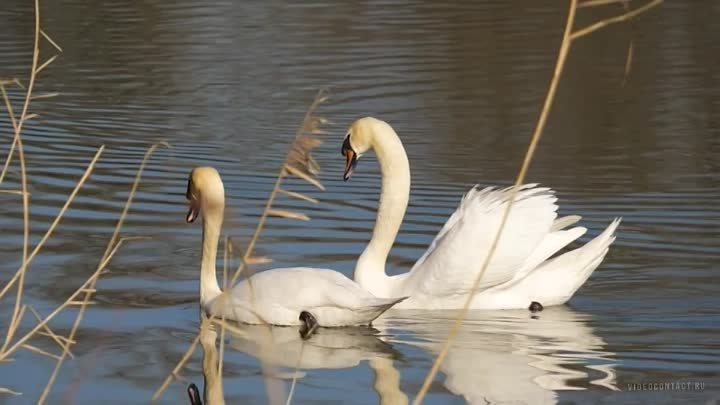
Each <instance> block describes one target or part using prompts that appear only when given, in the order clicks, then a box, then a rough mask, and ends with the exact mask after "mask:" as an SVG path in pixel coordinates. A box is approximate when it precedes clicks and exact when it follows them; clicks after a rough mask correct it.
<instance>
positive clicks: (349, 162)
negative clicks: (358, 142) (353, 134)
mask: <svg viewBox="0 0 720 405" xmlns="http://www.w3.org/2000/svg"><path fill="white" fill-rule="evenodd" d="M340 152H341V153H342V154H343V156H345V172H344V173H343V180H345V181H348V180H350V177H351V176H352V174H353V170H355V166H356V165H357V161H358V159H357V153H355V151H354V150H353V148H352V146H351V145H350V137H347V138H345V142H343V145H342V149H341V150H340Z"/></svg>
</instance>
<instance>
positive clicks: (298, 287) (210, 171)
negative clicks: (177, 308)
mask: <svg viewBox="0 0 720 405" xmlns="http://www.w3.org/2000/svg"><path fill="white" fill-rule="evenodd" d="M187 199H188V200H189V202H190V209H189V211H188V214H187V217H186V221H187V222H193V221H195V219H196V218H197V217H198V216H200V213H201V212H202V218H203V232H202V259H201V260H202V264H201V268H200V305H201V307H202V308H203V310H204V311H206V312H207V313H209V314H212V315H215V316H217V317H224V318H225V319H229V320H235V321H238V322H244V323H249V324H260V323H269V324H273V325H304V326H305V327H307V328H309V329H310V330H314V329H315V328H316V327H317V326H324V327H335V326H353V325H368V324H370V322H372V321H373V320H374V319H375V318H377V317H378V316H380V314H382V313H383V312H385V311H386V310H388V309H389V308H390V307H392V306H393V305H394V304H396V303H397V302H399V301H402V300H403V299H404V298H378V297H376V296H374V295H373V294H371V293H370V292H368V291H367V290H365V289H363V288H362V287H360V285H358V284H357V283H356V282H354V281H352V280H350V279H349V278H347V277H345V276H344V275H342V274H341V273H338V272H336V271H334V270H327V269H314V268H307V267H292V268H283V269H273V270H267V271H263V272H260V273H257V274H254V275H252V276H250V277H248V278H247V279H245V280H243V281H241V282H239V283H238V284H236V285H235V286H234V287H232V290H231V291H228V292H227V293H223V292H222V291H221V290H220V286H219V285H218V282H217V275H216V268H215V264H216V263H215V262H216V255H217V247H218V240H219V238H220V228H221V227H222V222H223V214H224V210H225V189H224V187H223V183H222V180H221V179H220V174H219V173H218V172H217V170H215V169H214V168H212V167H198V168H195V169H193V170H192V172H191V173H190V176H189V179H188V188H187Z"/></svg>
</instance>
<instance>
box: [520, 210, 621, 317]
mask: <svg viewBox="0 0 720 405" xmlns="http://www.w3.org/2000/svg"><path fill="white" fill-rule="evenodd" d="M621 220H622V218H616V219H615V220H613V221H612V222H611V223H610V225H609V226H608V227H607V228H606V229H605V230H604V231H603V232H602V233H601V234H600V235H598V236H596V237H595V238H594V239H593V240H591V241H590V242H588V243H586V244H585V245H584V246H582V247H579V248H577V249H575V250H571V251H569V252H567V253H564V254H562V255H560V256H558V257H556V258H554V259H551V260H548V261H547V262H545V263H543V264H542V265H540V267H538V269H537V270H536V271H534V272H532V273H530V275H529V276H528V277H527V279H526V281H528V282H529V283H530V285H533V286H534V287H535V288H533V290H534V291H535V294H533V295H537V296H538V297H537V298H538V299H541V300H544V301H545V302H547V304H548V305H560V304H564V303H565V302H567V301H568V300H569V299H570V298H571V297H572V296H573V294H575V292H576V291H577V290H578V289H579V288H580V287H581V286H582V285H583V284H584V283H585V281H587V279H588V278H589V277H590V275H591V274H592V273H593V271H595V269H596V268H598V266H600V263H602V261H603V259H604V258H605V255H606V254H607V252H608V251H609V249H610V245H611V244H612V243H613V242H614V241H615V238H616V235H615V231H616V230H617V227H618V225H620V221H621ZM545 302H543V304H545Z"/></svg>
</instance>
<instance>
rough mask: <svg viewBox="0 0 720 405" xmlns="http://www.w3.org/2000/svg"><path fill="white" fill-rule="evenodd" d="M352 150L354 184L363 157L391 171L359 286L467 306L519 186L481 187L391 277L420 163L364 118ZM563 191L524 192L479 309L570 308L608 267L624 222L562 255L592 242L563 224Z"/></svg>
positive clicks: (379, 124) (422, 301) (477, 299)
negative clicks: (406, 267)
mask: <svg viewBox="0 0 720 405" xmlns="http://www.w3.org/2000/svg"><path fill="white" fill-rule="evenodd" d="M344 145H345V146H344V149H343V153H344V154H345V155H346V158H347V159H348V166H347V169H346V172H347V174H346V177H348V176H349V173H351V172H352V168H353V167H354V164H355V162H356V160H357V158H359V157H360V156H361V155H362V154H363V153H365V152H367V151H369V150H374V151H375V153H376V154H377V156H378V162H379V164H380V169H381V173H382V191H381V197H380V203H379V207H378V218H377V221H376V224H375V229H374V231H373V237H372V239H371V240H370V243H369V244H368V246H367V248H366V249H365V251H364V252H363V253H362V255H361V256H360V258H359V259H358V263H357V266H356V268H355V280H356V281H357V282H358V283H359V284H360V285H362V286H363V287H365V288H366V289H368V290H369V291H371V292H373V293H374V294H375V295H377V296H382V297H391V296H406V295H407V296H409V298H408V299H407V300H405V301H404V302H402V303H400V304H399V305H398V308H416V309H420V308H424V309H455V308H460V307H462V305H463V304H464V302H465V300H466V298H467V295H468V294H469V293H470V292H471V291H470V290H471V289H472V286H473V282H474V280H475V278H476V277H477V275H478V274H479V272H480V270H481V268H482V266H483V263H484V262H485V260H486V258H487V255H488V253H489V251H490V249H491V246H492V244H493V240H494V238H495V235H496V233H497V230H498V228H499V226H500V223H501V221H502V217H503V215H504V212H505V209H506V207H507V205H508V203H509V201H510V198H511V192H512V189H511V188H505V189H495V188H492V187H488V188H483V189H479V188H478V187H477V186H475V187H473V188H472V189H471V190H470V191H469V192H468V193H467V194H466V195H465V196H464V197H463V198H462V200H461V201H460V205H459V207H458V208H457V210H456V211H455V212H454V213H453V214H452V215H451V216H450V218H449V219H448V221H447V222H446V223H445V225H444V226H443V227H442V229H441V230H440V232H439V233H438V235H437V236H436V237H435V239H434V240H433V241H432V243H431V244H430V247H429V248H428V250H427V251H426V252H425V253H424V254H423V255H422V256H421V257H420V259H419V260H418V261H417V262H416V263H415V265H414V266H413V267H412V269H411V270H410V272H408V273H404V274H401V275H398V276H387V275H386V273H385V263H386V260H387V255H388V253H389V252H390V248H391V247H392V244H393V242H394V240H395V237H396V236H397V232H398V230H399V228H400V224H401V223H402V219H403V216H404V215H405V210H406V208H407V203H408V198H409V193H410V166H409V163H408V159H407V155H406V154H405V149H404V148H403V146H402V142H401V141H400V138H399V137H398V136H397V134H396V133H395V131H394V130H393V129H392V127H391V126H390V125H388V124H387V123H385V122H383V121H380V120H377V119H375V118H370V117H368V118H363V119H360V120H358V121H356V122H355V123H353V124H352V126H351V127H350V129H349V132H348V135H347V137H346V141H345V143H344ZM556 203H557V197H556V196H555V193H554V191H552V190H551V189H549V188H546V187H538V185H537V184H526V185H522V186H520V188H519V190H518V191H517V194H516V199H515V203H514V204H513V207H512V210H511V212H510V215H509V217H508V220H507V222H506V224H505V227H504V229H503V232H502V236H501V237H500V241H499V243H498V245H497V248H496V250H495V252H494V254H493V256H492V259H491V261H490V264H489V266H488V267H487V269H486V271H485V273H484V274H483V276H482V278H481V281H480V285H479V288H478V290H477V292H476V293H475V296H474V298H473V300H472V302H471V308H478V309H511V308H527V307H528V306H529V305H530V303H531V302H533V301H538V302H540V303H541V304H543V305H557V304H563V303H565V302H566V301H567V300H568V299H570V297H572V295H573V294H574V293H575V291H577V289H578V288H580V286H581V285H582V284H583V283H584V282H585V281H586V280H587V278H588V277H589V276H590V274H591V273H592V272H593V270H595V268H597V267H598V265H599V264H600V262H602V260H603V258H604V257H605V254H606V253H607V251H608V248H609V246H610V244H612V242H613V241H614V240H615V235H614V234H615V230H616V229H617V226H618V224H619V223H620V219H616V220H614V221H613V222H612V223H611V224H610V226H608V228H607V229H606V230H605V231H604V232H603V233H601V234H600V235H599V236H597V237H596V238H595V239H593V240H592V241H591V242H589V243H587V244H585V245H584V246H582V247H580V248H577V249H575V250H572V251H569V252H567V253H564V254H562V255H560V256H558V257H555V258H552V257H553V255H555V254H557V253H558V252H559V251H560V250H561V249H563V248H564V247H566V246H567V245H568V244H570V243H571V242H573V241H574V240H576V239H577V238H579V237H580V236H582V235H583V234H584V233H585V232H586V228H584V227H581V226H578V227H572V228H569V229H567V227H569V226H571V225H573V224H574V223H576V222H577V221H578V220H579V219H580V217H579V216H568V217H563V218H560V219H558V218H557V209H558V206H557V204H556Z"/></svg>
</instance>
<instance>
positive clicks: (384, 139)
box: [355, 122, 410, 297]
mask: <svg viewBox="0 0 720 405" xmlns="http://www.w3.org/2000/svg"><path fill="white" fill-rule="evenodd" d="M371 148H372V149H374V150H375V153H376V154H377V159H378V163H379V164H380V173H381V175H382V188H381V190H380V203H379V205H378V213H377V218H376V220H375V228H374V229H373V235H372V239H371V240H370V243H369V244H368V246H367V248H365V251H363V253H362V255H360V258H359V259H358V263H357V265H356V267H355V281H357V282H358V283H359V284H360V285H361V286H363V287H364V288H366V289H368V290H369V291H370V292H372V293H373V294H375V295H378V296H385V297H387V296H390V295H392V291H391V290H392V286H391V285H390V281H391V280H390V277H388V276H387V275H386V274H385V262H386V261H387V257H388V254H389V253H390V249H391V248H392V246H393V243H394V242H395V237H396V236H397V234H398V231H399V230H400V225H401V224H402V220H403V217H404V216H405V210H406V209H407V205H408V198H409V196H410V163H409V162H408V158H407V155H406V154H405V148H403V145H402V142H401V141H400V138H399V137H398V136H397V134H396V133H395V131H394V130H393V129H392V128H391V127H390V126H389V125H387V124H385V123H384V122H380V123H379V124H378V125H376V126H375V128H374V131H373V137H372V141H371Z"/></svg>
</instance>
